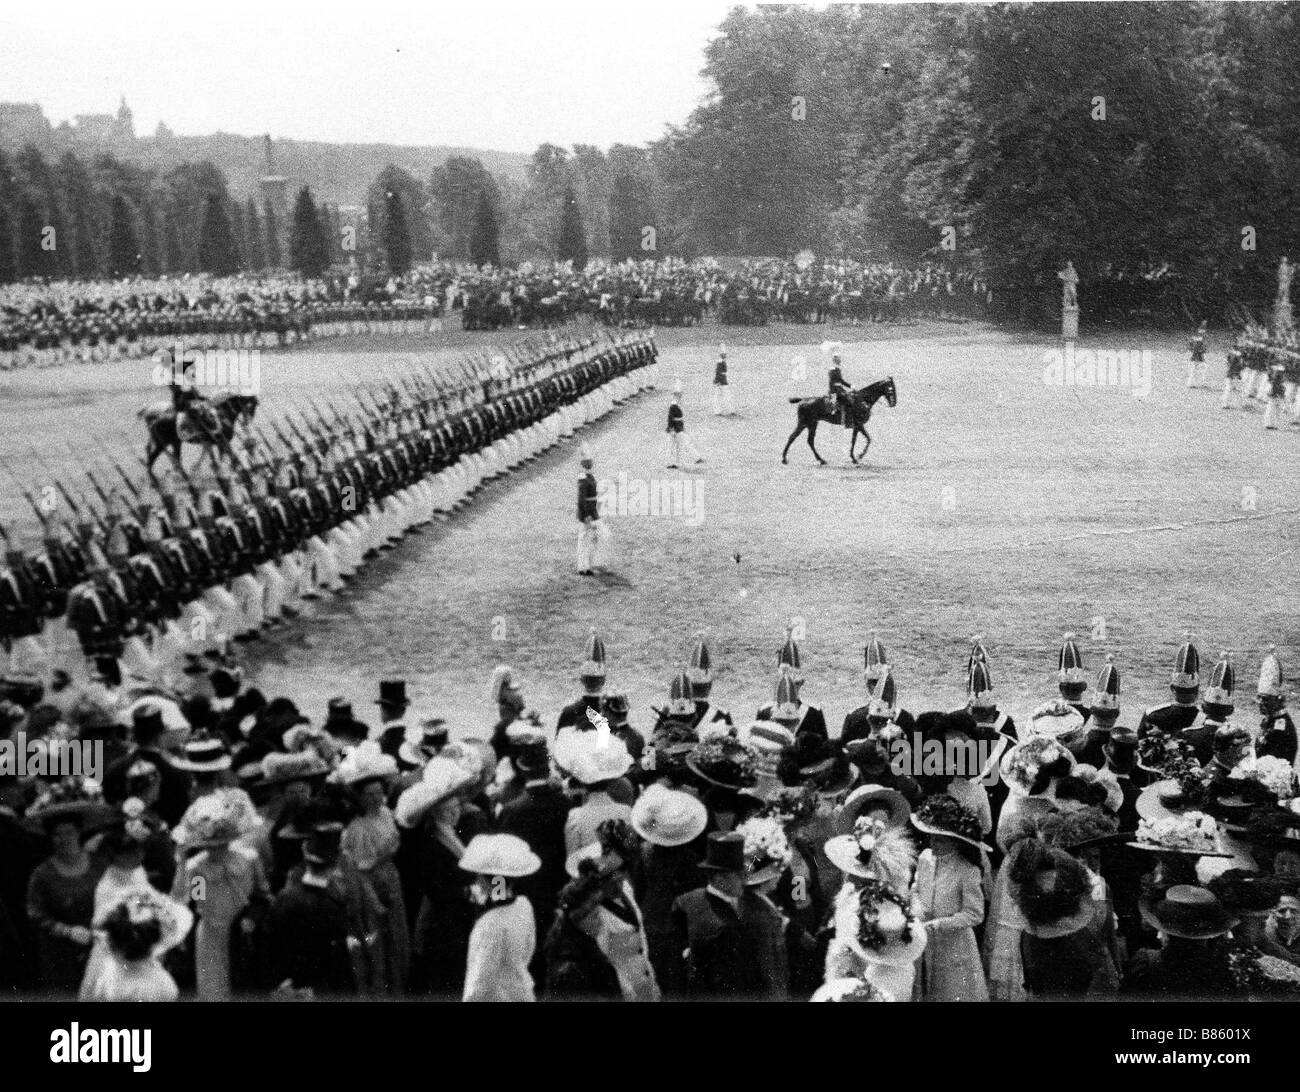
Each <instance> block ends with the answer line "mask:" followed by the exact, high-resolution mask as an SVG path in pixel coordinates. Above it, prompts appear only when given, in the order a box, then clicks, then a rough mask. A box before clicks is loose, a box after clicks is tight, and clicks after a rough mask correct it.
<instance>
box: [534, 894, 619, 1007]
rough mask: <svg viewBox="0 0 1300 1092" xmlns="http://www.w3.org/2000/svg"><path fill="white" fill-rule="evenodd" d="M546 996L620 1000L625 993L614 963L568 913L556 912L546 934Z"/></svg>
mask: <svg viewBox="0 0 1300 1092" xmlns="http://www.w3.org/2000/svg"><path fill="white" fill-rule="evenodd" d="M544 954H545V958H546V998H547V1000H548V1001H557V1000H558V1001H563V1000H571V1001H589V1000H591V999H593V998H603V999H605V1000H615V1001H621V1000H622V999H623V992H622V989H621V987H620V986H619V982H618V975H617V973H615V971H614V967H613V965H612V964H611V963H610V962H609V960H608V959H606V958H605V953H604V952H602V951H601V950H600V946H599V945H598V944H597V943H596V942H595V940H593V939H592V938H591V937H590V936H588V935H587V934H586V933H584V932H583V931H582V930H581V929H579V928H578V927H577V926H576V925H574V924H573V922H572V921H570V920H569V917H568V915H567V914H564V913H557V914H556V915H555V920H554V921H553V922H552V923H551V929H550V932H549V933H547V935H546V942H545V945H544Z"/></svg>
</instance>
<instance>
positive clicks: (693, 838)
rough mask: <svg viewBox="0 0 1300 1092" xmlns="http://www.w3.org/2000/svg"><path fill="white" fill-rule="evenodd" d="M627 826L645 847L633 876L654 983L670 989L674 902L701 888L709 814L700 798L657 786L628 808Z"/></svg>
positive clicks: (674, 959)
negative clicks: (705, 833) (637, 835)
mask: <svg viewBox="0 0 1300 1092" xmlns="http://www.w3.org/2000/svg"><path fill="white" fill-rule="evenodd" d="M631 823H632V829H633V830H635V831H636V832H637V834H639V835H640V836H641V838H642V840H643V841H644V843H645V844H644V845H643V846H642V847H641V867H640V868H639V869H638V870H636V871H635V873H634V876H635V878H636V889H635V892H636V898H637V902H638V904H639V905H640V907H641V914H642V917H643V919H644V922H645V931H646V943H647V944H648V945H649V949H650V963H651V966H652V967H653V968H654V971H655V978H656V980H657V981H658V982H660V983H661V984H663V985H668V984H669V983H670V981H671V974H672V972H673V969H674V968H675V966H676V963H677V962H679V961H680V955H681V953H680V952H674V951H673V925H672V909H673V903H674V901H675V900H676V899H677V897H678V896H679V895H684V894H685V893H686V892H687V891H691V890H694V889H695V888H697V887H702V886H703V882H704V881H703V876H702V873H701V872H700V861H701V859H702V858H703V857H704V848H705V847H704V830H705V828H706V827H707V826H708V823H709V813H708V809H707V808H706V807H705V806H704V804H703V803H701V801H700V799H699V797H697V796H694V795H692V794H691V793H688V792H684V791H683V790H681V789H671V788H669V787H667V786H666V785H664V784H662V783H659V782H656V783H655V784H653V785H650V786H649V787H648V788H647V789H646V790H645V792H643V793H642V794H641V796H640V797H638V798H637V801H636V803H635V804H633V805H632V818H631Z"/></svg>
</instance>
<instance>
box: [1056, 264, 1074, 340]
mask: <svg viewBox="0 0 1300 1092" xmlns="http://www.w3.org/2000/svg"><path fill="white" fill-rule="evenodd" d="M1057 277H1059V278H1060V281H1061V337H1063V338H1066V339H1067V340H1073V339H1074V338H1076V337H1078V336H1079V292H1078V285H1079V274H1078V273H1077V272H1075V269H1074V263H1073V262H1066V263H1065V268H1064V269H1063V270H1061V272H1059V273H1058V274H1057Z"/></svg>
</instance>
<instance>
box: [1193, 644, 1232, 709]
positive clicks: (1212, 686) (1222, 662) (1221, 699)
mask: <svg viewBox="0 0 1300 1092" xmlns="http://www.w3.org/2000/svg"><path fill="white" fill-rule="evenodd" d="M1236 686H1237V672H1236V669H1234V668H1233V666H1232V653H1231V652H1229V651H1228V650H1227V649H1224V650H1223V651H1222V652H1221V653H1220V654H1219V659H1218V662H1217V663H1216V664H1215V665H1214V667H1213V669H1212V670H1211V671H1210V681H1209V683H1208V684H1207V685H1206V687H1205V693H1204V694H1202V695H1201V700H1202V701H1205V702H1209V703H1210V704H1212V705H1226V706H1227V707H1228V708H1230V709H1231V708H1232V692H1233V690H1235V689H1236Z"/></svg>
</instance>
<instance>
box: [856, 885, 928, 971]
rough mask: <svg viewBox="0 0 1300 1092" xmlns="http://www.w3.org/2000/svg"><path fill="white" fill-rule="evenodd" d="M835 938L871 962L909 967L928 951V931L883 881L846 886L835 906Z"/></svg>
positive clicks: (901, 896)
mask: <svg viewBox="0 0 1300 1092" xmlns="http://www.w3.org/2000/svg"><path fill="white" fill-rule="evenodd" d="M835 935H836V937H838V938H839V939H840V940H841V941H843V942H844V943H845V944H846V945H847V946H848V947H849V949H850V951H852V952H853V953H854V954H855V955H857V956H858V957H859V958H861V959H864V960H866V961H867V962H868V963H879V964H881V965H882V966H886V967H907V966H910V965H911V964H913V963H915V962H916V960H917V959H918V958H919V957H920V955H921V953H922V952H924V951H925V945H926V931H925V927H924V926H923V925H921V924H920V923H919V922H918V921H917V920H916V919H915V918H914V917H913V916H912V908H911V904H910V903H909V901H908V899H907V898H906V896H904V895H900V894H899V893H898V892H896V891H895V890H894V889H893V888H891V887H889V886H888V885H887V884H885V883H882V882H881V881H880V880H875V879H869V880H867V881H866V882H865V883H863V884H862V886H861V887H858V888H856V889H855V888H850V887H845V888H844V889H843V893H842V894H841V896H840V897H839V898H838V900H837V903H836V907H835Z"/></svg>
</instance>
